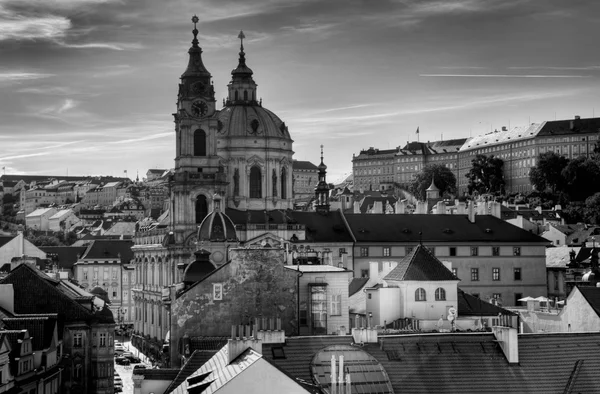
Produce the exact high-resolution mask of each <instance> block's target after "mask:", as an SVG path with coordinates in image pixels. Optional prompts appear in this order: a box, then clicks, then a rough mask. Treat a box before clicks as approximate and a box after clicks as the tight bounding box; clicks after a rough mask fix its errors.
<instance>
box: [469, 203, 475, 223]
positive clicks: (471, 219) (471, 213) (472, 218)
mask: <svg viewBox="0 0 600 394" xmlns="http://www.w3.org/2000/svg"><path fill="white" fill-rule="evenodd" d="M473 204H474V202H473V200H471V201H469V203H468V205H467V217H468V218H469V222H471V223H475V208H474V207H473Z"/></svg>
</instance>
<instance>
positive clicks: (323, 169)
mask: <svg viewBox="0 0 600 394" xmlns="http://www.w3.org/2000/svg"><path fill="white" fill-rule="evenodd" d="M318 168H319V183H318V184H317V187H316V188H315V199H316V202H315V208H316V211H317V212H319V213H323V214H326V213H327V212H329V185H328V184H327V166H326V165H325V163H323V145H321V164H319V167H318Z"/></svg>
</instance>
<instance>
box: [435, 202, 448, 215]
mask: <svg viewBox="0 0 600 394" xmlns="http://www.w3.org/2000/svg"><path fill="white" fill-rule="evenodd" d="M435 213H436V214H438V215H443V214H445V213H446V203H445V202H443V201H438V203H437V204H436V205H435Z"/></svg>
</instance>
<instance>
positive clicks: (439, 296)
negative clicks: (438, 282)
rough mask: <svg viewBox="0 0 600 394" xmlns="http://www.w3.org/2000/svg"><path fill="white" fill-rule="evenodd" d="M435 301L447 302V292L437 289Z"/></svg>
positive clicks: (440, 288)
mask: <svg viewBox="0 0 600 394" xmlns="http://www.w3.org/2000/svg"><path fill="white" fill-rule="evenodd" d="M435 300H436V301H446V290H444V289H443V288H442V287H438V288H437V289H435Z"/></svg>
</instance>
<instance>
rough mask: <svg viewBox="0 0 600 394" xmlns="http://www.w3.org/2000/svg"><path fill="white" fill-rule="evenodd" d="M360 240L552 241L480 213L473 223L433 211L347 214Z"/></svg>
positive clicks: (358, 240) (461, 216)
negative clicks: (434, 213) (431, 212)
mask: <svg viewBox="0 0 600 394" xmlns="http://www.w3.org/2000/svg"><path fill="white" fill-rule="evenodd" d="M345 217H346V220H347V221H348V224H349V225H350V228H351V229H352V232H353V234H354V236H355V237H356V240H357V242H411V243H415V244H417V243H419V242H420V240H421V235H420V234H419V233H422V240H423V242H510V243H515V242H519V243H539V244H542V243H543V244H548V243H549V241H548V240H547V239H545V238H542V237H540V236H538V235H535V234H533V233H530V232H529V231H526V230H523V229H521V228H519V227H517V226H513V225H512V224H510V223H507V222H505V221H504V220H502V219H498V218H496V217H494V216H492V215H476V216H475V222H474V223H471V222H470V221H469V219H468V218H467V215H430V214H395V215H386V214H345Z"/></svg>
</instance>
